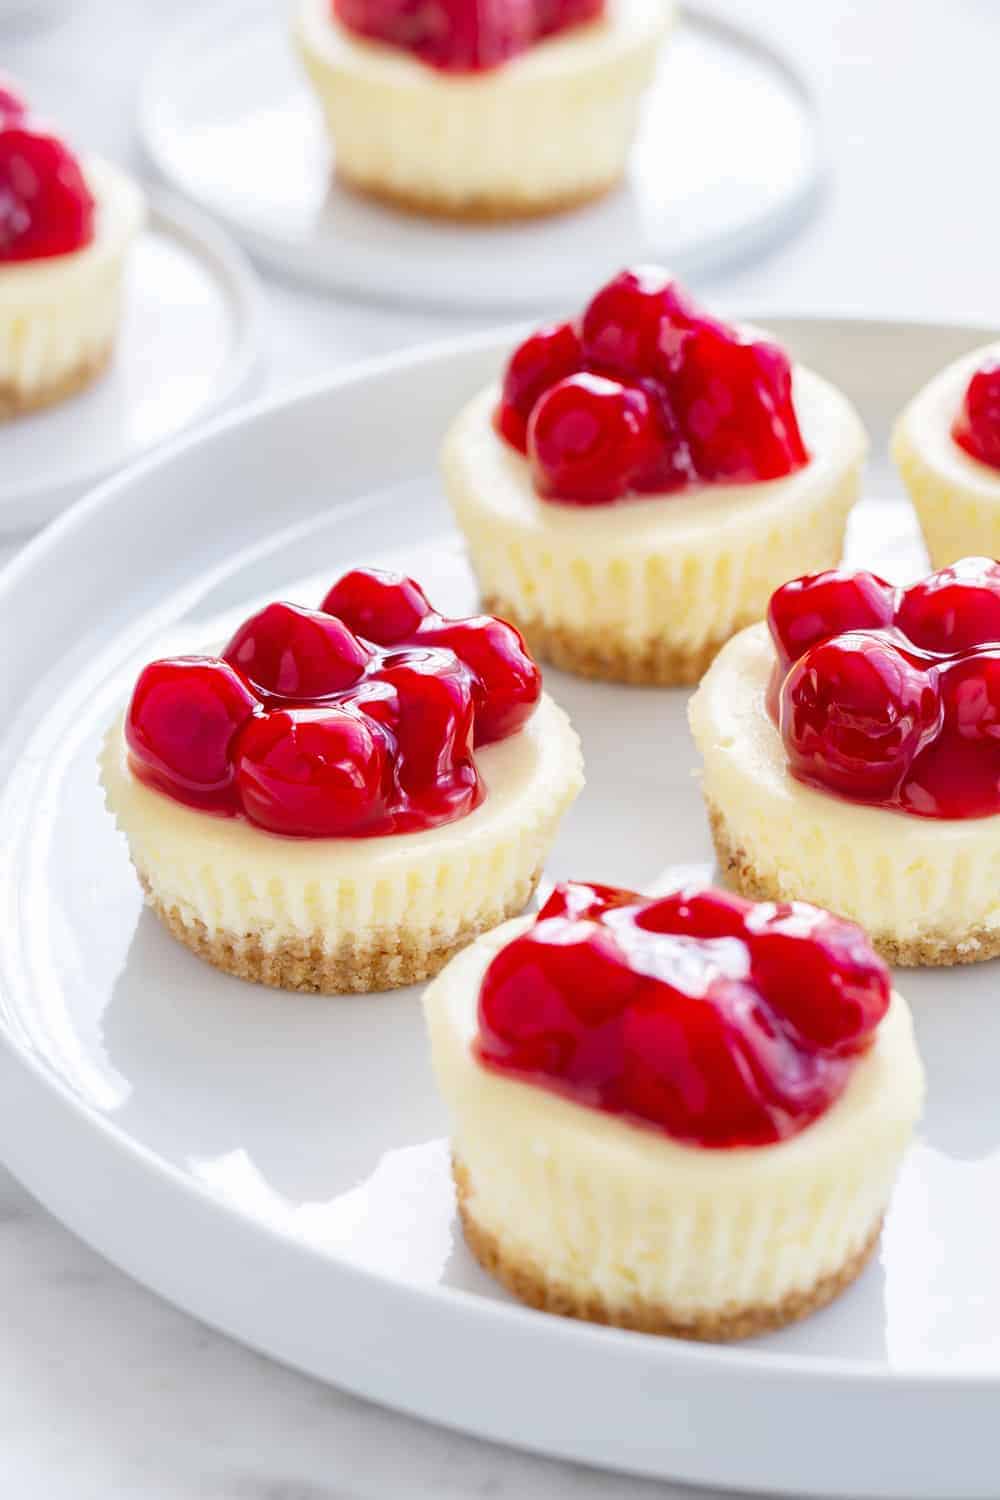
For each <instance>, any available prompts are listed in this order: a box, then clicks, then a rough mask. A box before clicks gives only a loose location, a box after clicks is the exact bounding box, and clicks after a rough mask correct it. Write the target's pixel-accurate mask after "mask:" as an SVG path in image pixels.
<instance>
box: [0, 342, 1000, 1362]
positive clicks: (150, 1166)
mask: <svg viewBox="0 0 1000 1500" xmlns="http://www.w3.org/2000/svg"><path fill="white" fill-rule="evenodd" d="M754 321H760V322H763V323H765V324H767V325H769V326H771V327H772V328H774V330H775V331H776V332H778V333H781V334H783V335H784V336H785V337H789V338H792V339H794V336H795V330H796V328H803V327H806V328H810V329H813V330H816V329H817V328H821V327H825V328H827V329H829V330H830V331H831V333H833V332H835V331H842V330H844V329H845V327H846V328H849V329H853V330H865V331H867V332H869V333H877V332H878V331H882V332H885V333H892V334H895V335H898V334H900V333H903V332H908V331H911V330H919V331H920V332H921V333H922V334H923V335H926V336H933V335H934V334H935V333H937V334H938V335H940V336H942V337H944V336H952V337H953V336H956V335H964V334H966V333H968V334H969V335H970V338H973V337H976V338H978V336H980V335H982V336H983V341H984V342H987V341H988V340H989V337H990V333H991V330H990V329H988V328H987V327H986V326H985V325H982V324H978V323H964V322H950V321H947V322H942V321H937V320H930V321H924V320H913V319H906V320H897V319H877V318H855V317H828V316H821V317H811V316H806V315H793V314H781V315H778V314H775V315H773V316H772V317H770V318H768V317H767V316H764V317H762V318H760V319H755V320H754ZM510 334H511V326H510V325H509V324H508V325H504V326H503V327H499V328H497V327H494V328H491V329H487V330H485V331H484V332H481V333H476V334H472V335H460V336H454V337H448V338H443V339H440V340H435V341H434V342H433V343H430V344H424V345H420V346H417V347H415V348H413V349H410V350H406V351H403V352H402V353H400V352H396V353H390V354H386V355H380V356H377V357H375V358H372V359H369V360H365V361H363V362H361V363H359V364H356V365H353V366H350V367H347V368H345V369H344V370H341V371H338V372H336V373H334V374H333V375H332V376H331V375H326V376H322V377H319V378H314V379H311V380H309V381H306V382H303V383H301V384H300V385H299V386H298V387H297V388H296V389H295V390H292V391H287V392H282V393H278V394H269V395H265V396H263V397H261V398H259V399H257V400H256V401H254V402H252V403H250V404H248V405H247V406H244V407H241V408H240V409H239V410H237V411H231V412H227V413H224V414H222V415H220V416H217V417H216V418H215V419H214V420H213V421H210V422H208V423H206V424H204V425H202V426H199V427H198V428H197V429H195V430H188V431H185V432H183V433H181V434H179V435H178V436H177V437H175V438H174V439H173V440H170V441H168V442H166V443H165V444H162V445H160V446H158V447H157V448H156V450H155V451H154V452H152V453H150V454H148V455H147V456H146V457H145V458H143V459H141V460H139V461H138V462H136V463H133V464H131V465H129V466H128V468H126V469H125V470H123V471H121V472H120V473H118V474H116V475H115V476H114V477H113V478H111V479H109V480H106V481H105V482H104V483H103V484H101V485H99V486H98V487H97V488H96V489H94V490H93V491H92V492H91V493H89V494H88V495H87V496H85V497H84V498H83V499H81V500H80V501H78V502H77V503H76V504H75V505H73V506H71V507H70V509H69V510H68V511H66V512H65V513H64V514H63V515H62V516H61V517H60V518H59V519H58V520H57V521H55V522H54V523H53V524H52V525H51V526H50V527H48V528H47V529H46V530H45V531H44V532H42V533H41V534H39V535H38V536H37V537H35V538H34V539H33V540H32V541H31V542H29V543H28V545H27V546H26V547H25V548H24V549H23V551H22V552H21V553H20V554H19V555H18V556H17V557H16V558H14V559H13V561H12V562H10V563H9V564H8V565H7V566H6V567H5V568H4V569H3V570H2V571H0V606H2V605H3V603H4V602H5V600H6V598H7V596H8V595H9V594H10V593H11V592H12V590H13V589H14V588H15V586H18V585H20V584H21V583H22V581H23V580H24V579H25V578H30V576H31V575H32V574H33V573H35V572H36V571H41V572H44V569H45V565H46V560H47V558H48V557H49V555H50V554H53V553H55V552H57V551H58V550H59V549H60V547H61V546H62V545H63V544H64V542H65V541H66V539H67V538H71V537H72V536H73V534H74V533H80V532H84V533H85V532H86V530H87V529H88V528H90V527H92V526H93V525H95V524H98V522H99V518H100V516H101V515H102V514H103V513H105V512H110V511H113V509H114V506H115V504H116V503H120V501H121V498H122V496H123V495H126V496H128V495H131V499H130V503H131V504H134V503H136V501H137V498H138V496H139V494H140V493H141V489H142V484H143V481H144V479H145V477H146V475H147V474H148V473H149V472H150V471H151V470H153V469H162V468H168V467H169V466H170V465H171V464H173V463H174V462H175V461H176V460H177V459H178V458H179V457H183V456H185V455H187V454H189V453H191V452H192V451H193V450H195V449H197V448H200V447H204V446H207V445H208V444H210V443H213V442H215V441H216V440H218V438H219V437H220V435H224V434H226V433H231V432H233V431H238V430H241V429H244V428H246V427H248V426H251V425H253V424H255V423H256V422H257V421H259V420H260V419H261V418H262V417H265V416H268V415H273V414H277V413H280V412H282V411H284V410H288V409H291V408H295V407H299V406H301V405H303V404H307V403H308V402H310V401H313V400H316V399H322V398H323V397H331V398H332V397H333V396H334V395H335V393H336V392H337V391H338V390H339V389H341V388H343V387H345V386H360V385H364V384H366V383H376V384H377V382H378V381H379V379H380V378H381V377H383V376H385V375H387V374H393V375H395V374H398V373H400V372H401V371H406V370H409V371H415V370H419V369H421V368H426V367H433V366H434V365H437V364H439V363H441V362H451V361H453V360H456V359H462V358H464V357H472V356H479V357H482V356H485V355H487V354H489V353H491V352H493V351H496V353H497V355H498V356H500V355H502V353H503V351H504V349H505V348H506V347H507V345H508V343H509V338H510ZM337 503H340V504H349V503H350V500H349V499H346V498H345V499H344V500H342V501H340V502H337ZM2 748H3V736H0V749H2ZM9 758H10V757H9V754H8V755H3V756H0V760H4V761H6V760H8V759H9ZM17 759H18V758H17V757H16V758H15V760H14V763H13V764H16V763H17ZM12 768H13V767H12V766H11V767H9V768H8V769H12ZM5 779H6V778H5ZM0 1046H2V1051H3V1055H4V1056H6V1057H7V1058H8V1060H10V1061H12V1062H13V1063H15V1064H16V1065H17V1066H19V1067H20V1068H21V1069H24V1070H26V1071H27V1072H28V1074H29V1075H30V1077H31V1079H32V1081H33V1083H34V1084H35V1085H36V1086H37V1087H38V1088H39V1089H41V1090H43V1091H45V1092H46V1093H51V1094H54V1095H55V1097H56V1099H57V1100H58V1102H59V1104H60V1105H62V1106H63V1107H65V1108H68V1110H69V1112H70V1113H71V1115H72V1117H73V1118H74V1119H75V1120H76V1121H77V1122H78V1124H79V1125H80V1126H81V1127H83V1128H86V1129H88V1130H91V1131H96V1132H97V1133H98V1134H99V1135H100V1136H102V1137H103V1138H104V1140H105V1141H106V1142H107V1143H108V1145H109V1147H110V1149H111V1150H112V1151H113V1152H115V1153H120V1154H122V1155H124V1156H125V1157H126V1158H127V1159H128V1160H129V1161H130V1162H131V1163H133V1164H137V1165H138V1166H140V1167H141V1168H143V1169H145V1170H146V1171H147V1172H150V1173H151V1176H152V1177H153V1178H154V1179H156V1180H157V1181H159V1182H160V1183H162V1185H163V1186H164V1187H165V1188H166V1190H167V1191H168V1192H169V1193H174V1194H179V1195H180V1197H181V1198H182V1199H185V1198H188V1197H193V1198H194V1199H196V1200H197V1201H199V1202H200V1203H201V1204H202V1205H204V1206H206V1207H207V1208H208V1209H209V1211H210V1213H211V1214H212V1215H213V1216H216V1217H217V1218H219V1219H221V1220H222V1221H226V1222H229V1223H231V1222H232V1221H237V1222H238V1225H239V1226H240V1227H241V1228H242V1229H243V1230H244V1231H248V1232H250V1233H251V1234H257V1235H261V1234H262V1235H263V1237H264V1238H265V1239H266V1240H267V1241H268V1242H270V1243H272V1244H274V1245H276V1246H280V1247H281V1248H282V1250H283V1251H284V1252H285V1253H288V1252H289V1251H291V1252H293V1253H296V1254H299V1255H301V1254H304V1255H305V1256H306V1257H307V1258H308V1259H310V1260H313V1261H317V1262H321V1263H322V1264H324V1265H330V1264H333V1265H334V1266H335V1268H336V1271H337V1273H338V1274H340V1275H344V1276H345V1277H346V1279H347V1280H356V1281H358V1282H360V1283H362V1284H363V1285H364V1286H365V1287H367V1288H369V1289H372V1290H376V1289H377V1290H380V1291H385V1290H387V1289H391V1290H392V1292H393V1293H395V1294H396V1295H397V1296H402V1297H404V1298H405V1299H406V1300H408V1301H411V1302H412V1301H416V1302H419V1303H430V1304H431V1305H433V1306H434V1307H436V1308H438V1309H440V1308H444V1307H447V1308H449V1309H451V1310H452V1311H453V1312H455V1313H456V1314H457V1315H459V1316H463V1315H466V1314H468V1315H470V1316H472V1317H474V1318H476V1319H479V1320H482V1321H486V1322H488V1323H493V1324H504V1325H508V1326H511V1325H512V1326H514V1327H518V1326H523V1328H524V1330H525V1333H526V1335H527V1336H528V1337H530V1331H531V1329H533V1328H534V1329H537V1328H539V1327H540V1326H545V1327H547V1328H549V1330H550V1332H552V1334H553V1337H555V1338H558V1339H561V1340H562V1341H563V1344H564V1346H565V1347H567V1348H568V1349H570V1350H572V1349H574V1348H576V1349H580V1350H590V1349H592V1348H593V1349H598V1350H601V1349H603V1350H605V1351H607V1350H611V1349H617V1350H633V1351H635V1352H636V1353H637V1354H640V1355H641V1356H643V1357H645V1358H648V1359H649V1360H650V1361H651V1362H653V1363H655V1364H656V1365H657V1366H658V1367H661V1368H665V1369H670V1370H672V1371H673V1373H675V1374H678V1375H682V1374H683V1373H684V1372H685V1371H687V1370H690V1371H692V1372H705V1371H711V1370H717V1371H718V1370H720V1368H721V1370H722V1371H724V1373H725V1374H727V1375H728V1376H732V1377H736V1378H739V1377H745V1378H748V1379H749V1378H753V1379H756V1380H761V1379H774V1380H786V1379H788V1377H790V1376H792V1377H794V1376H800V1377H803V1378H808V1379H809V1380H810V1381H813V1382H818V1383H819V1384H821V1385H823V1386H824V1387H825V1388H827V1389H828V1390H832V1389H834V1388H836V1386H837V1385H838V1384H843V1383H845V1382H846V1383H848V1384H850V1385H852V1386H854V1385H856V1384H858V1383H862V1384H864V1385H867V1386H873V1387H885V1386H886V1385H887V1384H888V1385H891V1386H894V1387H898V1386H905V1387H907V1388H912V1389H923V1390H925V1391H948V1392H953V1391H956V1390H967V1389H973V1390H984V1389H989V1388H996V1389H998V1390H1000V1360H998V1363H997V1366H996V1368H995V1369H990V1368H986V1367H980V1366H976V1367H969V1368H964V1369H960V1370H958V1371H957V1372H956V1371H948V1370H946V1369H945V1368H943V1367H942V1366H940V1365H938V1366H929V1367H928V1368H926V1369H924V1368H923V1367H922V1366H908V1367H907V1368H905V1369H903V1370H890V1369H886V1368H884V1367H881V1366H878V1365H876V1364H873V1363H871V1362H869V1361H865V1360H862V1359H859V1358H856V1357H847V1356H834V1357H828V1356H821V1355H814V1354H809V1353H784V1352H782V1351H780V1350H779V1351H772V1350H760V1349H756V1348H746V1347H740V1346H723V1347H717V1346H715V1345H699V1344H694V1343H690V1342H685V1341H682V1340H671V1339H662V1338H656V1337H654V1336H652V1335H648V1334H642V1333H636V1332H632V1331H629V1330H625V1329H615V1328H605V1327H599V1326H596V1325H591V1324H586V1323H580V1322H576V1321H574V1320H570V1319H560V1318H553V1317H552V1316H551V1315H546V1314H544V1313H540V1312H537V1311H535V1310H533V1309H530V1308H527V1307H523V1306H521V1305H519V1304H517V1303H513V1302H505V1301H493V1300H491V1299H487V1298H484V1297H482V1296H481V1295H479V1294H477V1293H476V1292H473V1291H469V1290H466V1289H463V1288H458V1287H442V1286H438V1285H419V1286H414V1285H410V1284H407V1283H401V1282H399V1281H398V1280H397V1279H395V1278H393V1277H392V1276H391V1275H389V1274H387V1273H385V1272H381V1271H378V1270H373V1269H371V1268H369V1267H366V1266H363V1265H359V1264H357V1263H356V1262H352V1261H349V1260H346V1259H343V1258H341V1257H338V1256H337V1255H336V1254H335V1253H331V1252H330V1251H329V1250H324V1249H321V1248H319V1247H317V1246H314V1245H311V1244H309V1243H307V1242H305V1241H300V1240H295V1239H293V1238H291V1237H290V1236H288V1235H286V1234H283V1233H281V1232H280V1231H279V1230H278V1229H277V1228H276V1227H275V1226H273V1225H271V1224H269V1223H267V1222H266V1221H263V1220H259V1219H256V1218H254V1217H253V1216H252V1215H250V1214H247V1213H246V1212H244V1211H243V1210H242V1209H240V1208H239V1207H238V1206H234V1205H232V1204H227V1203H224V1202H222V1201H221V1200H220V1199H219V1198H218V1197H216V1196H215V1195H213V1194H212V1193H211V1192H210V1191H209V1189H208V1188H207V1186H206V1185H204V1184H202V1183H200V1182H198V1181H197V1179H195V1178H193V1177H190V1176H188V1175H186V1174H184V1173H183V1171H181V1169H180V1168H178V1167H176V1166H174V1165H173V1164H171V1163H169V1162H167V1161H165V1160H164V1159H163V1158H161V1157H159V1156H157V1155H156V1153H155V1152H154V1151H152V1149H151V1148H149V1147H147V1146H145V1145H144V1144H142V1143H141V1142H139V1141H137V1140H136V1139H134V1138H133V1137H132V1136H131V1135H130V1134H129V1133H128V1132H127V1131H125V1130H123V1129H121V1128H119V1127H117V1126H116V1125H115V1124H114V1122H113V1120H111V1119H110V1118H108V1117H107V1116H105V1115H103V1114H101V1113H100V1112H99V1111H96V1110H93V1109H91V1108H89V1107H88V1106H87V1105H86V1103H85V1102H84V1101H83V1100H82V1099H81V1098H80V1097H79V1096H78V1095H76V1094H75V1093H74V1092H73V1091H72V1090H71V1089H70V1088H69V1087H68V1085H67V1084H66V1083H65V1082H64V1081H63V1080H62V1079H61V1078H60V1077H59V1076H58V1075H57V1074H55V1073H53V1072H51V1071H50V1070H49V1069H48V1068H47V1067H46V1066H45V1065H44V1064H43V1063H42V1062H41V1061H40V1060H39V1059H38V1058H37V1057H36V1056H34V1055H33V1054H32V1053H31V1051H30V1050H29V1049H28V1048H27V1047H25V1046H22V1045H21V1044H20V1043H19V1042H18V1040H17V1039H16V1038H15V1037H14V1036H12V1035H11V1033H10V1031H9V1029H8V1028H7V1027H6V1026H3V1025H0ZM25 1185H26V1186H27V1187H28V1188H29V1190H30V1189H31V1187H32V1184H31V1183H30V1182H26V1183H25ZM56 1212H57V1211H56ZM58 1216H59V1215H58V1212H57V1217H58ZM64 1222H65V1221H64ZM78 1232H79V1231H78ZM88 1238H89V1236H88ZM90 1242H91V1243H94V1241H93V1240H91V1241H90ZM97 1248H98V1249H99V1253H101V1254H102V1255H105V1256H106V1257H107V1258H109V1259H112V1260H114V1258H115V1257H114V1255H113V1254H109V1252H108V1251H107V1250H105V1249H104V1248H103V1247H97ZM197 1316H199V1317H202V1318H205V1315H204V1314H202V1313H198V1314H197ZM206 1320H207V1319H206Z"/></svg>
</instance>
